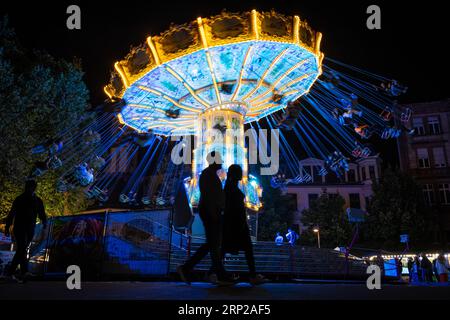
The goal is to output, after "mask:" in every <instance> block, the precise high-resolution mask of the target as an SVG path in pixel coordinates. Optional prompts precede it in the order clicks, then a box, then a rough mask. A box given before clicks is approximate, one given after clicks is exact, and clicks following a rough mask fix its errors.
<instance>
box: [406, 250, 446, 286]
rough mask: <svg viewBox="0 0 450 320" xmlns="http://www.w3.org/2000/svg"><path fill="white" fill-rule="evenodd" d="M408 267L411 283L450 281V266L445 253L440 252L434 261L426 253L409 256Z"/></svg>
mask: <svg viewBox="0 0 450 320" xmlns="http://www.w3.org/2000/svg"><path fill="white" fill-rule="evenodd" d="M407 267H408V273H409V282H410V283H420V282H428V283H431V282H440V283H447V282H448V273H449V269H450V266H449V263H448V260H447V259H446V258H445V257H444V255H443V254H439V255H438V257H437V258H436V259H434V260H433V261H430V259H428V257H427V256H426V254H420V255H419V256H415V257H414V258H409V259H408V263H407Z"/></svg>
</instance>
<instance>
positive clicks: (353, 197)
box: [348, 193, 361, 209]
mask: <svg viewBox="0 0 450 320" xmlns="http://www.w3.org/2000/svg"><path fill="white" fill-rule="evenodd" d="M348 196H349V199H350V208H354V209H361V200H360V199H359V193H350V194H349V195H348Z"/></svg>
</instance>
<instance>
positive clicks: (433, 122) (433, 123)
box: [428, 116, 441, 134]
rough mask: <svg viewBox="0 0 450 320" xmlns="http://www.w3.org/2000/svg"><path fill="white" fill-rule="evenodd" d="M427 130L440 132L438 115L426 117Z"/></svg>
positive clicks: (433, 132) (435, 132) (431, 132)
mask: <svg viewBox="0 0 450 320" xmlns="http://www.w3.org/2000/svg"><path fill="white" fill-rule="evenodd" d="M428 131H429V132H430V134H440V133H441V125H440V124H439V117H438V116H434V117H429V118H428Z"/></svg>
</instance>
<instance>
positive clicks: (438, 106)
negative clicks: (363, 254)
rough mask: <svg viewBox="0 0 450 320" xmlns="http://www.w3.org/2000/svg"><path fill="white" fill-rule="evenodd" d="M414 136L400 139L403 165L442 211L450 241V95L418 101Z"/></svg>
mask: <svg viewBox="0 0 450 320" xmlns="http://www.w3.org/2000/svg"><path fill="white" fill-rule="evenodd" d="M408 107H409V108H411V109H412V111H413V113H412V117H411V119H410V125H411V126H412V127H414V129H415V134H414V135H413V136H408V135H402V136H401V137H400V138H399V139H398V150H399V159H400V167H401V169H402V170H403V171H406V172H408V173H410V174H411V175H412V176H414V177H415V179H416V180H417V182H418V183H419V184H420V185H421V186H422V191H423V195H424V198H425V200H426V202H427V203H428V204H429V205H430V206H431V207H433V208H434V209H435V210H436V212H437V214H438V219H439V221H438V224H439V226H440V229H441V234H440V235H441V237H440V240H441V241H444V242H448V241H450V166H449V164H450V162H449V161H450V99H446V100H442V101H435V102H426V103H415V104H411V105H408Z"/></svg>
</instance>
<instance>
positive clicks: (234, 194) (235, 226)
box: [222, 164, 267, 285]
mask: <svg viewBox="0 0 450 320" xmlns="http://www.w3.org/2000/svg"><path fill="white" fill-rule="evenodd" d="M240 180H242V168H241V167H240V166H239V165H237V164H233V165H231V166H230V167H229V168H228V173H227V181H226V183H225V210H224V216H223V220H224V222H223V242H222V255H223V256H225V254H226V253H231V254H239V251H244V252H245V259H246V260H247V265H248V269H249V276H250V283H251V284H254V285H256V284H261V283H264V282H267V279H265V278H264V277H263V276H262V275H260V274H256V268H255V257H254V256H253V244H252V240H251V238H250V230H249V228H248V224H247V213H246V210H245V203H244V199H245V195H244V194H243V193H242V191H241V190H240V189H239V186H238V184H239V181H240Z"/></svg>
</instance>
